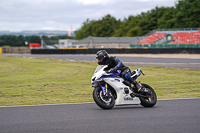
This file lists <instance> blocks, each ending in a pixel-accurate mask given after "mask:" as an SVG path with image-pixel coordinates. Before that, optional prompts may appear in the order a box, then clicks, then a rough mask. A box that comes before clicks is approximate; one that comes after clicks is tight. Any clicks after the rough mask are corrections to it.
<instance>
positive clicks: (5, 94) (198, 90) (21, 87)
mask: <svg viewBox="0 0 200 133" xmlns="http://www.w3.org/2000/svg"><path fill="white" fill-rule="evenodd" d="M96 66H97V63H92V62H81V61H64V60H58V59H42V58H37V59H36V58H30V57H27V58H23V57H11V56H0V106H15V105H36V104H57V103H77V102H78V103H80V102H93V98H92V91H93V88H92V87H91V83H90V79H91V76H92V75H93V72H94V70H95V68H96ZM129 67H130V68H131V69H132V70H134V69H136V68H138V67H137V66H129ZM140 68H141V69H142V70H143V72H144V73H145V75H146V76H141V77H139V78H138V81H141V82H143V83H147V84H149V85H150V86H152V87H153V88H154V89H155V91H156V93H157V96H158V98H159V99H168V98H191V97H200V71H199V70H197V69H178V68H165V67H158V66H144V67H140Z"/></svg>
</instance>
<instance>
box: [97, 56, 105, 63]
mask: <svg viewBox="0 0 200 133" xmlns="http://www.w3.org/2000/svg"><path fill="white" fill-rule="evenodd" d="M103 58H104V57H103V56H98V57H96V60H97V61H98V62H101V61H102V60H103Z"/></svg>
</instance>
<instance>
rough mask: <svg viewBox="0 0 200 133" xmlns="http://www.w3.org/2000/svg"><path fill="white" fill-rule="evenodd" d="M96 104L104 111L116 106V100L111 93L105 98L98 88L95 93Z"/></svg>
mask: <svg viewBox="0 0 200 133" xmlns="http://www.w3.org/2000/svg"><path fill="white" fill-rule="evenodd" d="M93 99H94V101H95V103H96V104H97V105H98V106H99V107H100V108H102V109H112V108H113V107H114V105H115V99H114V96H113V95H112V93H111V92H108V94H107V95H106V96H105V95H103V91H102V89H101V87H96V88H95V89H94V91H93Z"/></svg>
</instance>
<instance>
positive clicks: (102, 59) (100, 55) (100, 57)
mask: <svg viewBox="0 0 200 133" xmlns="http://www.w3.org/2000/svg"><path fill="white" fill-rule="evenodd" d="M96 59H97V61H98V64H99V65H108V67H107V72H108V73H113V72H116V71H119V70H120V71H121V72H122V73H121V77H122V78H123V79H125V80H128V81H129V82H130V83H133V85H134V86H135V87H136V90H134V91H136V92H140V93H144V92H147V93H149V92H148V90H147V89H146V88H145V87H143V86H142V85H141V84H140V83H138V82H137V81H135V80H134V79H133V78H131V76H130V74H131V69H130V68H129V67H127V66H125V65H124V64H123V63H122V62H121V61H120V60H119V59H118V58H117V57H115V56H108V53H107V52H106V51H105V50H100V51H98V52H97V53H96ZM130 87H131V86H130ZM131 88H133V87H131ZM133 89H134V88H133Z"/></svg>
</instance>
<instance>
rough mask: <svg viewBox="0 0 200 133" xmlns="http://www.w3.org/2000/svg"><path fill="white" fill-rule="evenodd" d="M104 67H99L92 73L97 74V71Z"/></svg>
mask: <svg viewBox="0 0 200 133" xmlns="http://www.w3.org/2000/svg"><path fill="white" fill-rule="evenodd" d="M104 66H105V65H99V66H97V68H96V70H95V71H94V73H97V72H98V71H99V70H101V68H103V67H104Z"/></svg>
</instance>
